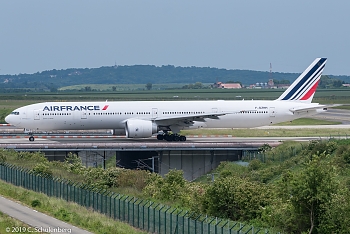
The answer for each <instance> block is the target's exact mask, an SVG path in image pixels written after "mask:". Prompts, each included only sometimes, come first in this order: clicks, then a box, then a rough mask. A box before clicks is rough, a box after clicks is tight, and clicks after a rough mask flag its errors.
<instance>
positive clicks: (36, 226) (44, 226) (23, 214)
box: [0, 196, 91, 234]
mask: <svg viewBox="0 0 350 234" xmlns="http://www.w3.org/2000/svg"><path fill="white" fill-rule="evenodd" d="M0 204H1V206H0V210H1V211H2V212H3V213H5V214H7V215H9V216H11V217H14V218H15V219H18V220H20V221H22V222H23V223H26V224H28V225H29V226H31V227H32V228H31V229H30V230H29V232H33V233H42V232H45V233H74V234H75V233H77V234H80V233H81V234H88V233H91V232H88V231H85V230H83V229H80V228H77V227H75V226H73V225H71V224H68V223H65V222H62V221H61V220H58V219H55V218H53V217H51V216H47V215H46V214H43V213H40V212H38V211H36V210H33V209H30V208H28V207H26V206H23V205H20V204H18V203H16V202H14V201H11V200H9V199H7V198H4V197H2V196H0ZM20 228H21V227H7V228H6V230H0V233H13V232H15V233H20V232H22V231H21V229H20Z"/></svg>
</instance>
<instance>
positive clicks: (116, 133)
mask: <svg viewBox="0 0 350 234" xmlns="http://www.w3.org/2000/svg"><path fill="white" fill-rule="evenodd" d="M111 133H112V134H113V136H125V129H124V128H120V129H119V128H117V129H112V130H111Z"/></svg>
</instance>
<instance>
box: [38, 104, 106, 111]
mask: <svg viewBox="0 0 350 234" xmlns="http://www.w3.org/2000/svg"><path fill="white" fill-rule="evenodd" d="M108 106H109V105H105V106H104V107H103V108H102V109H100V106H45V107H44V109H43V111H99V110H107V108H108Z"/></svg>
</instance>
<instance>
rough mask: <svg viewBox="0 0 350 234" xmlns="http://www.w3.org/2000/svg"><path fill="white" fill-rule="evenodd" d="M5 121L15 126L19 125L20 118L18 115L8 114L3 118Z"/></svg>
mask: <svg viewBox="0 0 350 234" xmlns="http://www.w3.org/2000/svg"><path fill="white" fill-rule="evenodd" d="M5 121H6V123H9V124H11V125H14V126H17V125H19V123H20V118H19V116H18V115H14V114H10V115H8V116H6V117H5Z"/></svg>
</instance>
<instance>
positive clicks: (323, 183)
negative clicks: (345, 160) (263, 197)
mask: <svg viewBox="0 0 350 234" xmlns="http://www.w3.org/2000/svg"><path fill="white" fill-rule="evenodd" d="M329 157H330V156H329V155H326V154H325V153H322V154H320V155H312V157H311V159H310V160H309V161H308V162H307V163H306V167H305V168H304V169H302V170H301V171H299V172H297V173H293V174H292V173H288V174H285V175H284V176H283V178H282V181H281V183H280V189H281V191H283V194H281V195H282V197H283V200H284V202H285V203H290V204H291V206H290V208H291V209H289V210H288V212H289V213H291V214H293V217H295V220H294V224H295V227H296V228H297V230H288V231H291V232H295V231H296V232H305V231H309V233H313V232H315V233H316V232H317V229H318V227H319V225H320V224H321V222H322V215H323V213H324V211H325V205H326V204H328V203H329V202H330V201H331V200H332V196H333V194H335V193H336V192H337V189H338V184H337V181H336V179H335V176H336V173H335V169H334V167H333V166H332V165H331V164H330V162H329V161H330V160H328V159H329Z"/></svg>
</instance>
